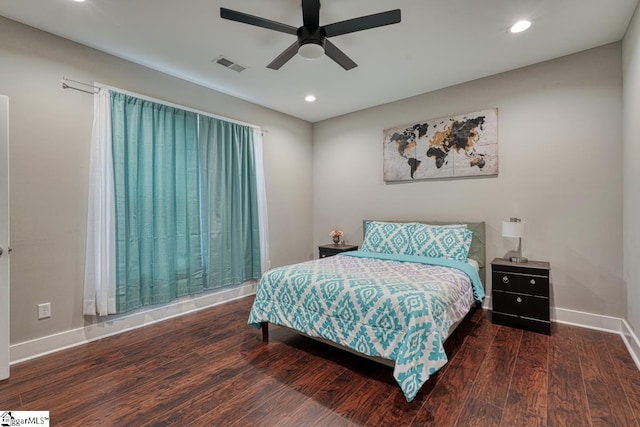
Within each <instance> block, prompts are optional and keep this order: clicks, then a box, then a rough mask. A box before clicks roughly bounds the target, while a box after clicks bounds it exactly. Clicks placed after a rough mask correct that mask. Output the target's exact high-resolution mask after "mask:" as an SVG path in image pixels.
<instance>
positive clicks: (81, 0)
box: [73, 0, 84, 3]
mask: <svg viewBox="0 0 640 427" xmlns="http://www.w3.org/2000/svg"><path fill="white" fill-rule="evenodd" d="M73 1H77V2H78V3H82V2H83V1H84V0H73Z"/></svg>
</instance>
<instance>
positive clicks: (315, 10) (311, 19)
mask: <svg viewBox="0 0 640 427" xmlns="http://www.w3.org/2000/svg"><path fill="white" fill-rule="evenodd" d="M302 22H303V24H304V25H308V26H310V27H318V26H319V25H320V0H302Z"/></svg>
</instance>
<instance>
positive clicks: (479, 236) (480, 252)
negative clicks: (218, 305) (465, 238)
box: [260, 219, 486, 366]
mask: <svg viewBox="0 0 640 427" xmlns="http://www.w3.org/2000/svg"><path fill="white" fill-rule="evenodd" d="M372 221H384V222H402V223H407V222H420V223H422V224H431V225H451V224H466V225H467V228H468V229H469V230H471V231H473V239H472V240H471V248H470V249H469V258H471V259H474V260H476V261H477V262H478V265H479V266H480V271H479V274H480V279H481V280H482V286H484V287H485V290H486V284H485V283H486V282H485V276H486V268H485V257H486V246H485V223H484V221H481V222H464V221H406V220H393V219H380V220H371V219H365V220H363V221H362V229H363V235H364V233H365V231H366V229H367V223H369V222H372ZM477 305H479V306H481V305H482V304H481V303H477ZM471 308H472V307H469V309H471ZM460 323H462V321H460V322H457V323H455V324H453V325H451V328H449V334H448V335H447V337H449V336H451V335H452V334H455V331H456V329H457V327H458V325H459V324H460ZM260 327H261V329H262V341H263V342H269V323H268V322H262V323H260ZM281 327H283V328H286V326H281ZM287 329H289V328H287ZM291 330H292V331H294V332H296V333H298V334H300V335H304V336H308V335H306V334H304V333H302V332H300V331H296V330H293V329H291ZM310 338H312V339H314V340H317V341H321V342H324V343H326V344H329V345H332V346H334V347H337V348H340V349H343V350H347V351H349V352H351V353H355V354H358V355H359V356H362V357H366V358H368V359H371V360H375V361H376V362H379V363H383V364H385V365H389V366H393V363H394V362H393V361H392V360H387V359H383V358H379V357H370V356H367V355H365V354H361V353H357V352H355V351H353V350H351V349H349V348H347V347H343V346H341V345H340V344H336V343H334V342H332V341H329V340H325V339H322V338H317V337H310Z"/></svg>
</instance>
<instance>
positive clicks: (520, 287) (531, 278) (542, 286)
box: [491, 270, 549, 297]
mask: <svg viewBox="0 0 640 427" xmlns="http://www.w3.org/2000/svg"><path fill="white" fill-rule="evenodd" d="M491 278H492V284H493V289H495V290H500V291H509V292H518V293H523V294H528V295H538V296H544V297H548V296H549V276H543V275H535V274H522V273H513V272H508V271H502V270H493V274H492V276H491Z"/></svg>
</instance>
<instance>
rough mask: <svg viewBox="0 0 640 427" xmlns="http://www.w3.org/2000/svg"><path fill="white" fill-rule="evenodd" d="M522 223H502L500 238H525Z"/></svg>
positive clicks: (524, 227) (525, 231)
mask: <svg viewBox="0 0 640 427" xmlns="http://www.w3.org/2000/svg"><path fill="white" fill-rule="evenodd" d="M525 224H526V223H524V222H512V221H502V237H525V236H526V235H527V228H526V226H525Z"/></svg>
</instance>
